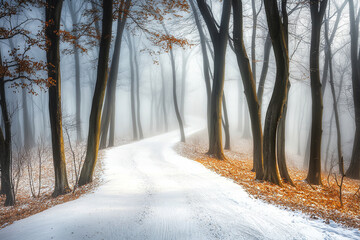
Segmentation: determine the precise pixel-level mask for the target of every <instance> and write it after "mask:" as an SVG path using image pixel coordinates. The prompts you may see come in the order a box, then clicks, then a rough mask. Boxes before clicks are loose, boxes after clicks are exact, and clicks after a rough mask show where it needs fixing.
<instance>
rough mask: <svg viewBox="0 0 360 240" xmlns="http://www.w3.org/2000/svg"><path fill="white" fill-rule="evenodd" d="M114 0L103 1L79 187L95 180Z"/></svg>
mask: <svg viewBox="0 0 360 240" xmlns="http://www.w3.org/2000/svg"><path fill="white" fill-rule="evenodd" d="M112 5H113V1H112V0H104V1H103V20H102V34H101V41H100V51H99V60H98V71H97V79H96V87H95V92H94V96H93V102H92V107H91V113H90V119H89V134H88V142H87V149H86V157H85V161H84V165H83V167H82V169H81V174H80V178H79V183H78V184H79V186H82V185H85V184H87V183H90V182H91V181H92V178H93V174H94V169H95V165H96V161H97V155H98V150H99V138H100V124H101V110H102V107H103V101H104V95H105V90H106V82H107V69H108V65H109V50H110V43H111V30H112V17H113V12H112Z"/></svg>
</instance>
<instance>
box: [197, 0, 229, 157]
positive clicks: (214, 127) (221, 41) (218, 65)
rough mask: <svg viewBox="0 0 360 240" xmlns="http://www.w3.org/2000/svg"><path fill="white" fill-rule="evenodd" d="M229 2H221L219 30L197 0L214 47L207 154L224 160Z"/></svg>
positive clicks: (206, 9)
mask: <svg viewBox="0 0 360 240" xmlns="http://www.w3.org/2000/svg"><path fill="white" fill-rule="evenodd" d="M231 2H232V1H231V0H224V1H223V9H222V16H221V23H220V29H219V30H217V27H216V25H215V23H214V19H213V16H212V14H211V13H210V12H209V7H208V5H207V4H206V2H205V1H204V0H197V3H198V6H199V9H200V12H201V14H202V16H203V17H204V20H205V22H206V25H207V27H208V30H209V33H210V36H211V39H212V43H213V47H214V81H213V87H212V89H213V91H212V93H211V110H210V134H209V151H208V154H210V155H213V156H214V157H216V158H218V159H225V156H224V152H223V149H222V133H221V107H222V95H223V89H224V75H225V55H226V48H227V43H228V35H229V21H230V14H231Z"/></svg>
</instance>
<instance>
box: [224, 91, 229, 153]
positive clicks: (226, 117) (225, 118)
mask: <svg viewBox="0 0 360 240" xmlns="http://www.w3.org/2000/svg"><path fill="white" fill-rule="evenodd" d="M222 101H223V112H224V117H223V127H224V130H225V147H224V149H226V150H230V148H231V145H230V124H229V117H228V111H227V107H226V98H225V93H224V94H223V99H222Z"/></svg>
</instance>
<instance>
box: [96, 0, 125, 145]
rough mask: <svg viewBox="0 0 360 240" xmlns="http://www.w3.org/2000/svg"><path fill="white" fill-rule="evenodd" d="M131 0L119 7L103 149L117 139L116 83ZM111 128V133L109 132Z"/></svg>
mask: <svg viewBox="0 0 360 240" xmlns="http://www.w3.org/2000/svg"><path fill="white" fill-rule="evenodd" d="M130 3H131V0H127V1H126V2H125V0H122V1H121V2H120V6H119V9H118V12H119V16H118V20H117V32H116V38H115V47H114V52H113V56H112V62H111V68H110V74H109V79H108V82H107V91H106V98H105V106H104V109H103V114H102V118H101V141H100V148H101V149H103V148H105V147H106V142H107V138H108V134H109V135H110V136H109V147H112V146H114V141H115V134H114V133H115V123H114V121H115V110H116V107H115V105H116V84H117V79H118V72H119V63H120V50H121V42H122V36H123V32H124V28H125V23H126V19H127V14H128V11H129V8H130ZM109 128H110V133H109Z"/></svg>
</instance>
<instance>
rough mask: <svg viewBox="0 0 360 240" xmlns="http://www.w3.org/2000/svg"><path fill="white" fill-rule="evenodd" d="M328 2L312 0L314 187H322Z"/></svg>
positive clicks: (311, 171)
mask: <svg viewBox="0 0 360 240" xmlns="http://www.w3.org/2000/svg"><path fill="white" fill-rule="evenodd" d="M326 5H327V0H322V1H321V2H320V1H318V0H310V11H311V20H312V29H311V46H310V82H311V99H312V120H311V145H310V159H309V170H308V175H307V177H306V180H307V181H308V183H310V184H313V185H321V184H322V183H321V138H322V113H323V102H322V92H321V82H320V70H319V53H320V50H319V47H320V33H321V24H322V20H323V18H324V14H325V9H326Z"/></svg>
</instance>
